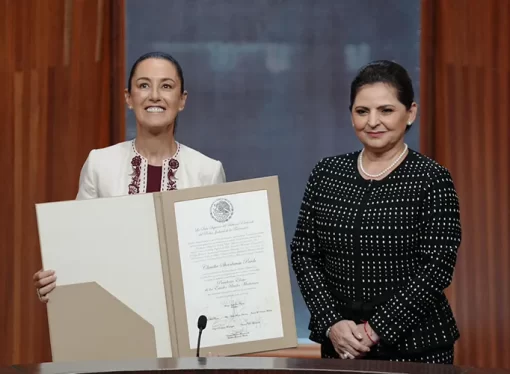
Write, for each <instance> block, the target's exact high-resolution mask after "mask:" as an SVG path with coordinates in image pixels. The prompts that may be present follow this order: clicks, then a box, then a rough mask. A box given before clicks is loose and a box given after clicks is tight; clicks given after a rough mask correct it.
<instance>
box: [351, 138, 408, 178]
mask: <svg viewBox="0 0 510 374" xmlns="http://www.w3.org/2000/svg"><path fill="white" fill-rule="evenodd" d="M404 146H405V147H404V150H403V151H402V153H401V154H400V155H399V156H398V157H397V158H396V160H395V161H393V162H392V163H391V165H390V166H388V167H387V168H386V169H384V170H383V171H381V172H380V173H379V174H369V173H367V172H366V171H365V169H363V162H362V161H361V159H362V158H363V151H364V150H365V149H362V150H361V152H360V154H359V157H358V164H359V168H360V169H361V171H362V172H363V174H365V175H366V176H367V177H371V178H379V177H380V176H381V175H384V174H386V173H387V172H388V171H389V170H390V169H391V168H393V167H394V166H395V165H396V164H397V162H399V161H400V159H401V158H402V157H404V155H405V153H406V151H407V144H404Z"/></svg>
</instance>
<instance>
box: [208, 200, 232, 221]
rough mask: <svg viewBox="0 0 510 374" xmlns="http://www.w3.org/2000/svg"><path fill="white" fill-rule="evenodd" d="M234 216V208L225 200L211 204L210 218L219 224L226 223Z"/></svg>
mask: <svg viewBox="0 0 510 374" xmlns="http://www.w3.org/2000/svg"><path fill="white" fill-rule="evenodd" d="M233 214H234V206H233V205H232V203H231V202H230V201H228V200H227V199H225V198H220V199H217V200H214V202H213V203H212V204H211V217H212V218H213V219H214V220H215V221H216V222H220V223H224V222H227V221H228V220H229V219H230V218H231V217H232V215H233Z"/></svg>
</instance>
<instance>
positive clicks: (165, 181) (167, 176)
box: [128, 140, 181, 195]
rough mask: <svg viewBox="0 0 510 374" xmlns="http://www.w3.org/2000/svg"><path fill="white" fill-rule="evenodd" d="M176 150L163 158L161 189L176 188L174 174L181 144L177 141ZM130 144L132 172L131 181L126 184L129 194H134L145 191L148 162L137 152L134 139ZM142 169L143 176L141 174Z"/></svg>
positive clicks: (169, 189) (177, 165) (177, 164)
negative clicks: (132, 153)
mask: <svg viewBox="0 0 510 374" xmlns="http://www.w3.org/2000/svg"><path fill="white" fill-rule="evenodd" d="M176 144H177V150H176V152H175V154H174V155H173V156H172V157H170V158H168V159H165V160H163V166H162V168H163V172H162V176H161V179H162V181H161V190H162V191H165V190H166V191H171V190H176V189H177V178H176V176H175V174H176V172H177V169H178V168H179V165H180V164H179V161H178V160H177V156H178V154H179V151H180V149H181V145H180V143H179V142H176ZM131 146H132V149H133V152H134V154H135V155H134V156H133V158H132V159H131V167H132V169H133V172H132V174H131V183H130V184H129V186H128V193H129V195H135V194H138V193H140V192H145V189H146V186H147V179H146V178H147V166H148V162H147V159H146V158H145V157H143V156H142V155H141V154H139V153H138V151H137V150H136V148H135V141H134V140H133V141H132V142H131ZM142 171H143V176H142Z"/></svg>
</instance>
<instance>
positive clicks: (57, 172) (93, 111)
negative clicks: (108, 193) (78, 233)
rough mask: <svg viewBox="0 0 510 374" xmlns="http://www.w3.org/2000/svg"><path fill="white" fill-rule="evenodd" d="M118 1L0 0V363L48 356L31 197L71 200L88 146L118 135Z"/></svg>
mask: <svg viewBox="0 0 510 374" xmlns="http://www.w3.org/2000/svg"><path fill="white" fill-rule="evenodd" d="M123 6H124V5H123V1H122V0H115V1H104V0H51V1H40V0H16V1H14V0H5V1H1V2H0V55H1V56H2V58H1V59H0V79H1V82H2V90H0V102H2V103H3V105H4V106H3V108H2V114H3V116H2V117H3V118H2V120H3V125H2V137H0V160H1V161H2V178H1V180H2V183H3V185H2V194H1V195H0V206H1V207H2V209H0V225H1V227H2V235H1V236H0V257H1V258H2V261H0V277H1V279H0V329H1V330H0V332H1V334H2V335H1V336H2V339H1V340H0V365H9V364H16V363H34V362H44V361H50V360H51V354H50V353H51V352H50V345H49V338H48V328H47V319H46V307H45V306H44V305H43V304H41V303H40V302H39V301H38V299H37V296H36V294H35V290H34V288H33V285H32V275H33V273H34V272H35V271H37V270H38V269H40V267H41V259H40V253H39V241H38V235H37V225H36V218H35V208H34V204H35V203H40V202H46V201H58V200H65V199H73V198H74V197H75V196H76V192H77V186H78V177H79V173H80V169H81V167H82V165H83V162H84V161H85V158H86V157H87V154H88V152H89V151H90V150H91V149H93V148H97V147H104V146H108V145H110V144H112V143H115V142H118V141H121V140H123V134H124V132H123V130H118V129H117V127H118V128H120V129H123V128H124V121H123V120H124V117H123V114H122V113H120V114H119V113H113V111H119V110H120V111H122V112H123V110H124V108H123V107H122V106H119V105H116V106H115V107H114V106H113V105H112V103H114V102H115V103H119V102H120V101H119V100H121V98H122V97H123V92H122V89H120V90H119V89H118V87H113V86H112V84H111V82H113V81H116V82H120V81H123V80H124V75H123V74H124V73H123V69H118V70H115V69H113V65H112V61H113V60H114V59H115V61H117V64H119V66H121V65H120V62H119V61H120V60H119V59H118V58H117V56H115V54H117V53H120V52H122V54H123V42H124V41H123V40H119V39H118V38H117V37H116V36H117V35H123V31H122V30H121V31H115V32H114V30H113V28H112V25H113V23H114V22H115V27H119V28H123V27H124V25H123V23H122V22H121V21H119V19H120V20H122V19H123V15H117V16H116V17H118V18H115V19H114V18H113V14H116V13H117V12H119V11H122V12H123V11H124V9H123ZM114 35H115V37H113V36H114ZM116 43H119V45H117V44H116ZM122 57H123V55H122ZM122 63H123V59H122ZM117 75H120V76H117ZM112 97H114V99H112ZM111 118H116V120H117V121H116V122H114V123H112V122H111ZM111 134H118V135H120V136H122V137H120V136H119V137H112V136H111Z"/></svg>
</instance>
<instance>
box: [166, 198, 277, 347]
mask: <svg viewBox="0 0 510 374" xmlns="http://www.w3.org/2000/svg"><path fill="white" fill-rule="evenodd" d="M175 218H176V223H177V236H178V241H179V252H180V262H181V268H182V273H183V279H182V281H183V287H184V295H185V304H186V314H187V320H188V326H192V327H194V325H196V321H197V319H198V317H199V316H200V315H205V316H206V317H207V318H208V321H209V322H208V327H207V330H206V332H204V334H203V337H202V344H201V345H202V347H209V346H217V345H224V344H232V343H240V342H250V341H257V340H264V339H274V338H280V337H282V336H283V327H282V317H281V310H280V298H279V293H278V287H277V286H276V285H277V274H276V265H275V259H274V245H273V238H272V230H271V222H270V214H269V203H268V196H267V191H266V190H259V191H252V192H244V193H237V194H230V195H225V196H221V197H219V198H218V197H209V198H202V199H195V200H190V201H182V202H179V203H176V204H175ZM189 339H190V348H191V349H194V348H196V345H197V341H196V328H192V329H189Z"/></svg>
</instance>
